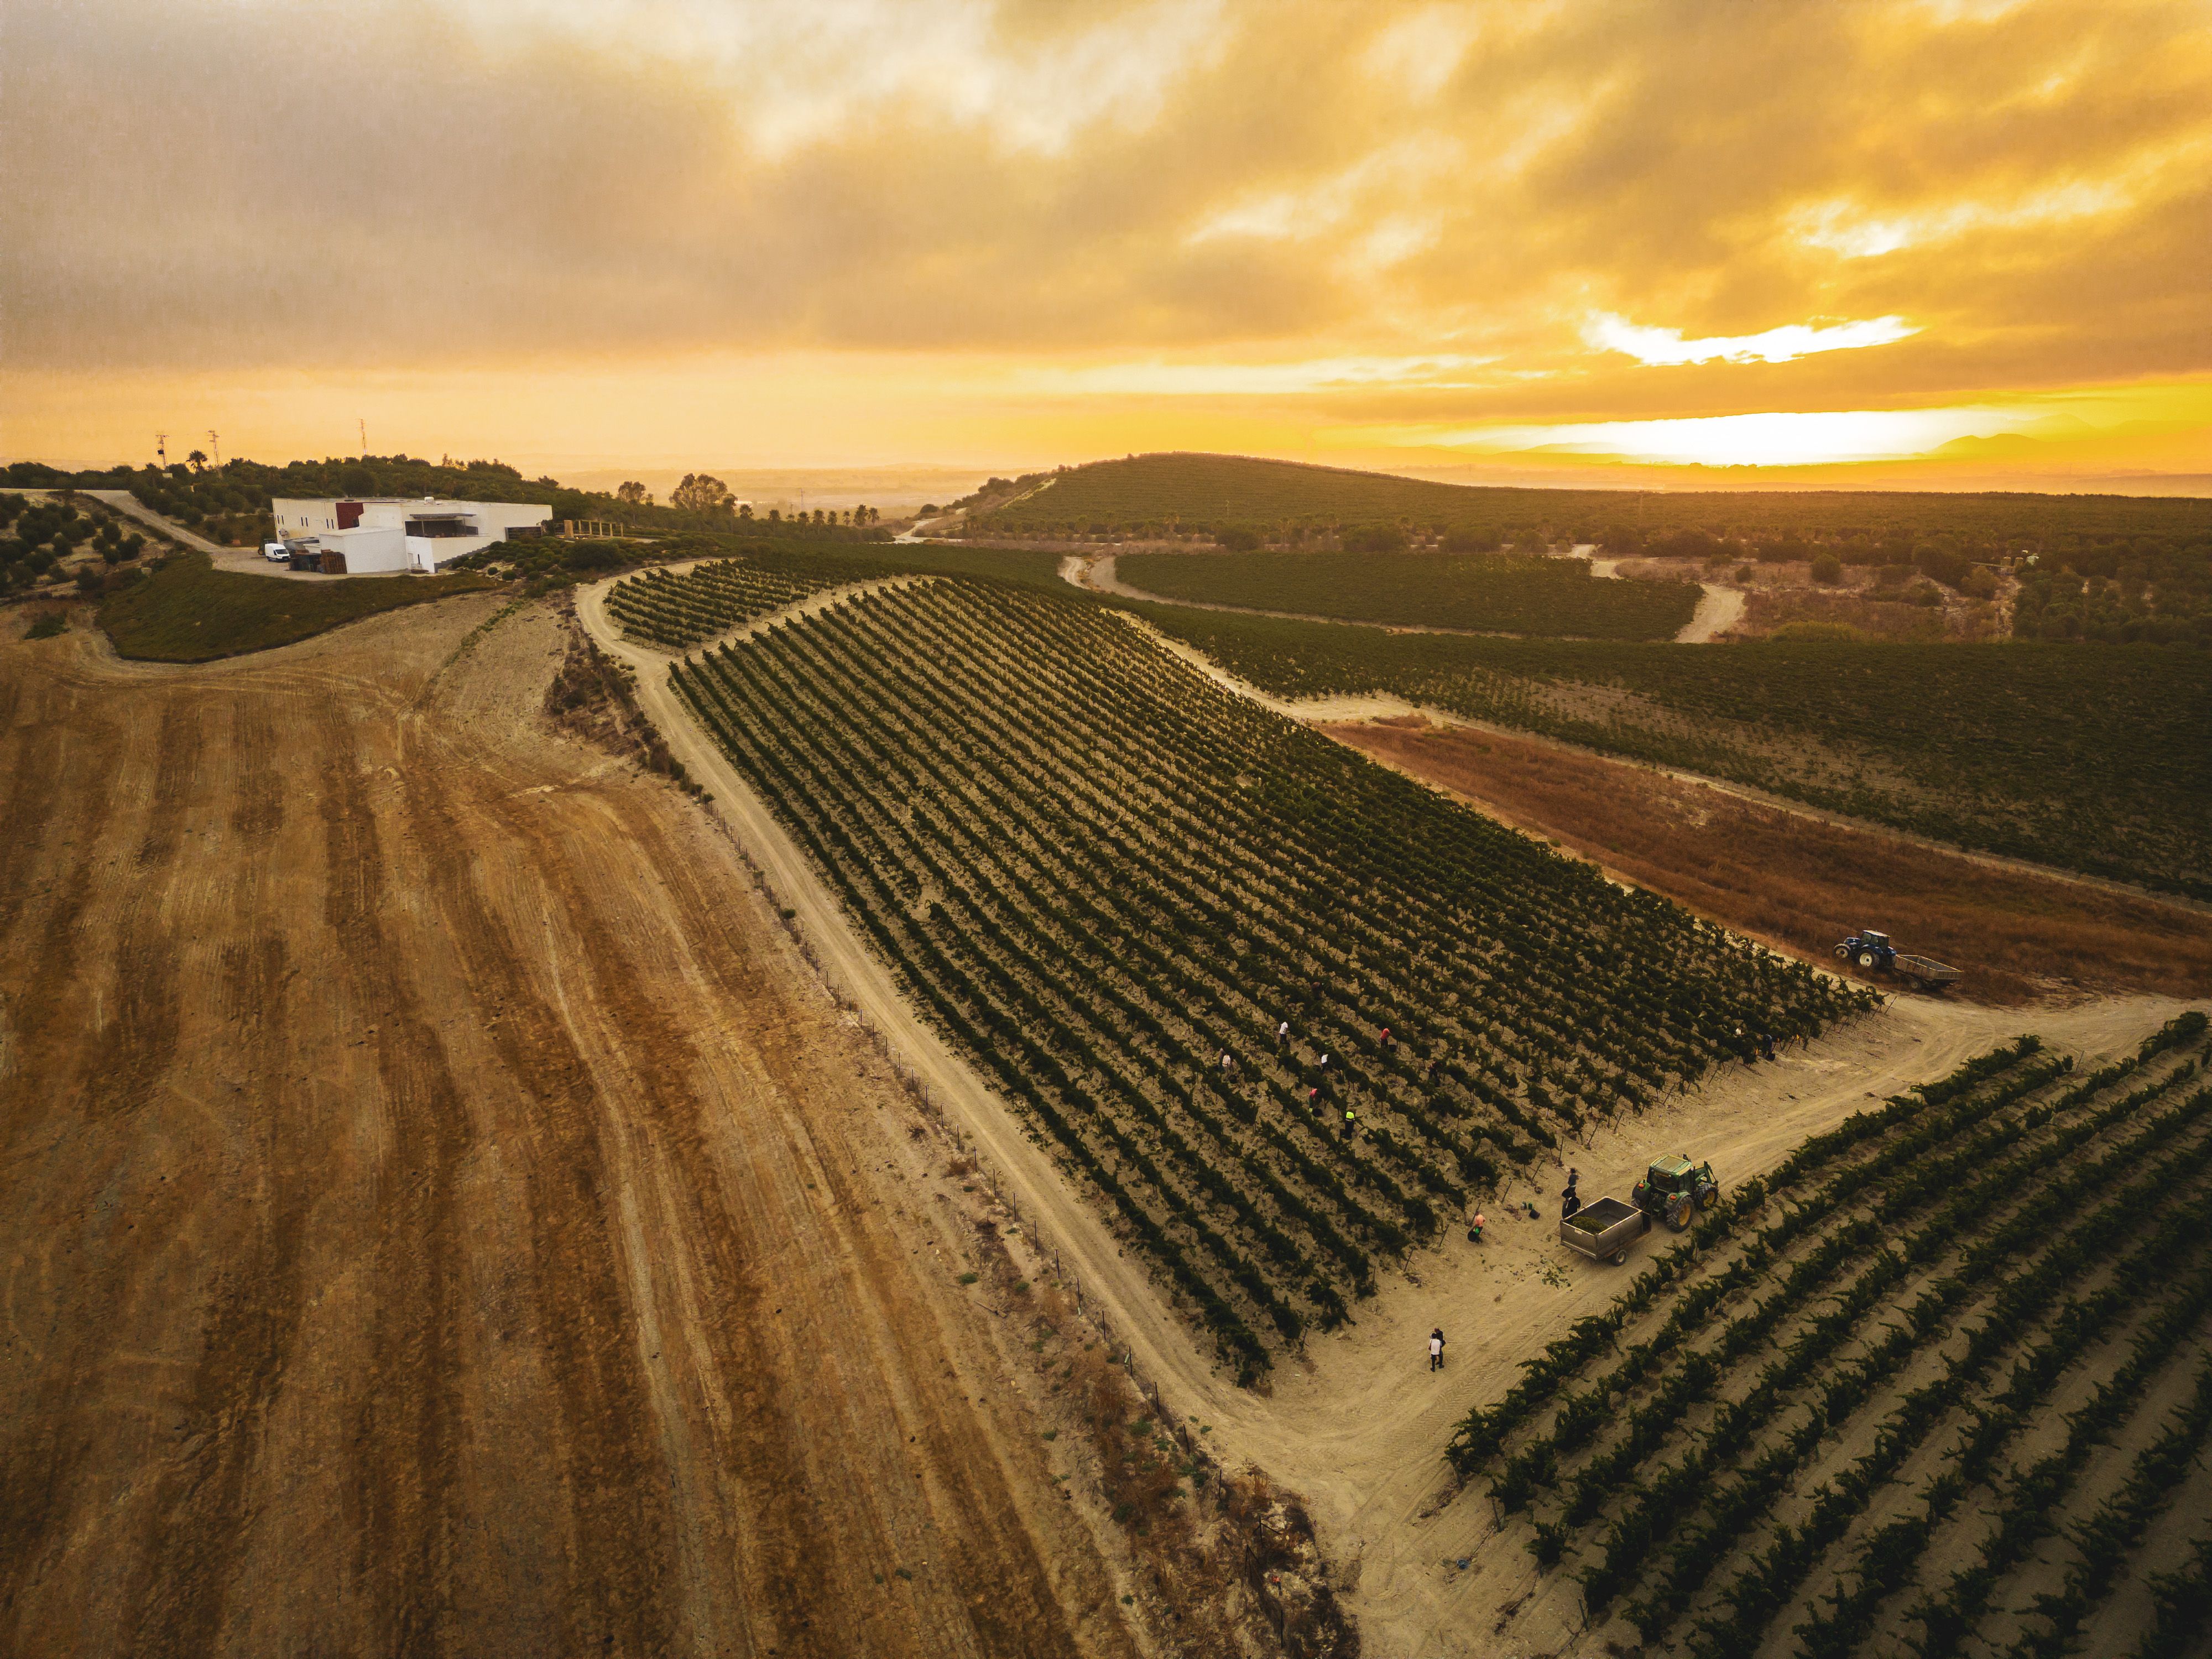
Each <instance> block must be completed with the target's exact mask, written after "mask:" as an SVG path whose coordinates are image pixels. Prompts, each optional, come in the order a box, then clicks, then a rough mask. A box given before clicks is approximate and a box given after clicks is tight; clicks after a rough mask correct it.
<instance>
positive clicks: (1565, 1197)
mask: <svg viewBox="0 0 2212 1659" xmlns="http://www.w3.org/2000/svg"><path fill="white" fill-rule="evenodd" d="M1581 1176H1582V1171H1581V1170H1568V1171H1567V1189H1566V1191H1565V1192H1564V1193H1561V1194H1559V1219H1560V1220H1562V1221H1565V1220H1566V1219H1567V1218H1569V1217H1570V1216H1571V1215H1573V1214H1574V1212H1576V1211H1577V1210H1579V1209H1581V1208H1582V1206H1583V1199H1582V1194H1580V1193H1578V1192H1577V1191H1576V1190H1575V1182H1577V1180H1579V1179H1580V1178H1581Z"/></svg>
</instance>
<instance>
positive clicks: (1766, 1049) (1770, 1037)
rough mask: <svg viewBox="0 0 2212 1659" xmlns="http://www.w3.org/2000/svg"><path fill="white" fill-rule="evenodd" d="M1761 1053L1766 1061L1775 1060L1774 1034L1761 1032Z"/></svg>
mask: <svg viewBox="0 0 2212 1659" xmlns="http://www.w3.org/2000/svg"><path fill="white" fill-rule="evenodd" d="M1759 1054H1761V1055H1762V1056H1764V1057H1765V1059H1768V1060H1771V1059H1773V1058H1774V1033H1773V1032H1771V1031H1761V1032H1760V1033H1759Z"/></svg>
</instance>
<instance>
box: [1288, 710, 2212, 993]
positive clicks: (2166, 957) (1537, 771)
mask: <svg viewBox="0 0 2212 1659" xmlns="http://www.w3.org/2000/svg"><path fill="white" fill-rule="evenodd" d="M1326 729H1327V730H1328V732H1329V734H1330V735H1331V736H1333V737H1334V738H1337V739H1338V740H1339V741H1340V742H1343V743H1347V744H1351V745H1352V747H1353V748H1355V749H1358V750H1360V751H1361V752H1363V753H1364V754H1367V755H1370V756H1372V757H1375V758H1376V759H1377V760H1381V761H1383V762H1384V763H1386V764H1389V765H1391V766H1394V767H1395V768H1397V769H1399V770H1401V771H1402V772H1405V773H1407V774H1408V775H1411V776H1413V777H1417V778H1419V779H1421V780H1422V781H1425V782H1428V783H1432V784H1436V785H1438V786H1440V787H1443V788H1444V789H1446V790H1448V791H1449V792H1450V793H1453V794H1455V795H1456V796H1458V797H1460V798H1462V799H1466V800H1469V801H1472V802H1474V803H1475V804H1476V805H1480V806H1481V807H1482V808H1483V809H1484V810H1485V811H1489V812H1491V813H1492V814H1493V815H1494V816H1497V817H1502V818H1503V819H1504V820H1505V822H1507V823H1512V824H1514V825H1516V827H1518V828H1520V829H1527V830H1529V831H1532V832H1533V833H1534V834H1537V835H1542V836H1552V837H1554V838H1556V839H1557V840H1558V841H1559V842H1560V843H1561V844H1562V845H1564V846H1566V847H1569V848H1572V849H1573V850H1574V851H1576V852H1577V853H1580V854H1583V856H1584V857H1586V858H1589V859H1593V860H1596V861H1597V862H1598V863H1600V864H1601V865H1603V866H1605V867H1606V868H1607V870H1609V871H1612V872H1614V873H1615V874H1617V875H1620V876H1621V877H1623V878H1626V879H1628V880H1631V881H1634V882H1636V883H1638V884H1639V885H1642V886H1644V887H1648V888H1650V889H1651V890H1654V891H1655V892H1661V893H1664V894H1666V895H1667V896H1668V897H1670V898H1674V899H1678V900H1680V902H1682V903H1684V904H1686V905H1688V906H1689V907H1690V908H1692V909H1693V910H1696V911H1698V912H1699V913H1700V914H1701V915H1707V916H1711V917H1712V918H1713V919H1714V920H1715V921H1721V922H1724V923H1726V924H1727V925H1728V926H1729V927H1733V928H1735V929H1736V930H1738V931H1739V932H1741V933H1748V934H1751V935H1753V937H1755V938H1758V939H1763V940H1765V941H1766V942H1768V943H1770V944H1772V945H1778V946H1781V947H1783V948H1784V949H1786V950H1789V951H1793V952H1795V953H1796V954H1798V955H1800V956H1803V957H1808V958H1810V959H1812V960H1814V961H1816V962H1820V963H1821V964H1822V965H1823V966H1826V967H1830V968H1832V969H1835V970H1837V971H1838V972H1841V971H1846V970H1845V969H1844V965H1843V964H1841V963H1837V962H1835V961H1834V959H1833V958H1832V956H1831V955H1830V951H1829V947H1831V946H1832V945H1834V944H1835V942H1836V941H1837V940H1838V939H1843V938H1844V937H1845V936H1846V935H1848V934H1850V933H1855V932H1857V930H1858V929H1859V928H1860V927H1880V928H1881V929H1882V930H1883V931H1885V932H1887V933H1891V934H1892V935H1893V936H1894V937H1895V938H1896V939H1897V940H1898V941H1899V948H1900V949H1903V950H1905V951H1912V952H1915V953H1917V954H1919V955H1923V956H1930V957H1936V959H1937V960H1938V961H1941V962H1946V963H1950V964H1951V965H1952V966H1954V967H1957V968H1962V969H1966V975H1967V977H1966V980H1965V981H1963V982H1962V983H1961V984H1960V987H1959V988H1958V989H1957V990H1956V991H1954V992H1953V993H1951V994H1953V995H1955V996H1960V997H1963V998H1965V999H1966V1000H1972V1001H1978V1002H1989V1003H1997V1004H2019V1003H2024V1002H2027V1001H2031V1000H2037V999H2039V998H2045V997H2052V996H2057V997H2062V998H2069V997H2072V998H2078V997H2079V996H2081V995H2082V994H2085V993H2088V992H2146V993H2151V994H2159V995H2165V996H2177V997H2190V996H2203V995H2207V994H2212V917H2208V916H2206V915H2203V913H2201V912H2198V911H2195V910H2190V909H2185V908H2179V907H2177V906H2173V905H2170V904H2161V903H2160V902H2156V901H2154V900H2151V899H2148V898H2141V899H2139V898H2133V897H2130V896H2125V895H2123V894H2118V893H2114V892H2111V891H2107V890H2100V889H2097V888H2093V887H2085V886H2081V885H2079V884H2074V883H2069V882H2060V881H2052V880H2046V879H2043V878H2039V877H2036V876H2033V875H2028V874H2025V873H2022V872H2016V871H2013V870H2008V869H2002V868H1992V867H1990V866H1988V865H1985V864H1982V863H1979V862H1977V861H1975V860H1968V859H1965V858H1961V857H1958V856H1955V855H1954V854H1947V853H1942V852H1938V851H1936V850H1934V849H1932V848H1924V847H1919V846H1916V845H1914V844H1912V843H1911V842H1905V841H1903V840H1900V839H1899V838H1898V837H1895V836H1887V835H1884V834H1882V833H1881V832H1880V831H1878V830H1863V829H1847V828H1844V826H1842V825H1839V824H1834V823H1824V822H1822V821H1820V819H1817V818H1812V817H1806V816H1804V815H1802V814H1799V813H1793V812H1789V811H1783V810H1782V809H1780V808H1778V807H1771V806H1765V805H1759V803H1757V802H1753V801H1748V800H1746V799H1742V798H1741V797H1740V796H1737V795H1734V794H1730V793H1726V792H1724V791H1722V790H1718V789H1714V788H1711V787H1704V786H1700V785H1699V784H1695V783H1690V782H1686V781H1682V780H1680V779H1677V778H1673V777H1669V776H1667V775H1664V774H1662V773H1658V772H1654V771H1652V770H1650V769H1649V768H1645V767H1637V766H1630V765H1626V764H1624V763H1621V762H1619V761H1611V760H1605V759H1601V758H1600V757H1596V756H1592V755H1583V754H1577V753H1573V752H1571V751H1567V750H1561V749H1560V748H1559V747H1558V746H1556V745H1553V744H1544V743H1541V742H1538V741H1535V740H1534V739H1530V738H1516V737H1510V736H1507V735H1505V734H1504V733H1502V732H1488V731H1482V732H1477V731H1472V730H1468V729H1467V728H1464V727H1448V726H1431V725H1430V724H1429V723H1428V722H1426V721H1425V720H1421V719H1420V718H1419V717H1418V716H1410V717H1401V718H1397V719H1392V720H1379V721H1370V722H1358V723H1345V724H1338V725H1334V726H1328V727H1327V728H1326ZM1848 971H1850V973H1852V974H1853V975H1855V976H1857V977H1860V978H1864V979H1867V980H1869V982H1873V983H1876V984H1881V985H1883V986H1884V987H1890V988H1893V987H1894V986H1895V981H1891V980H1889V979H1888V978H1887V976H1885V975H1861V974H1859V973H1858V971H1857V969H1849V970H1848Z"/></svg>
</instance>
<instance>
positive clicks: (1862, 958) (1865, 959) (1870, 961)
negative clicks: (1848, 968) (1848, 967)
mask: <svg viewBox="0 0 2212 1659" xmlns="http://www.w3.org/2000/svg"><path fill="white" fill-rule="evenodd" d="M1874 961H1875V957H1874V952H1873V951H1860V952H1859V966H1860V967H1862V968H1871V967H1873V966H1874Z"/></svg>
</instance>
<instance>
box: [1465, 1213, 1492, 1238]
mask: <svg viewBox="0 0 2212 1659" xmlns="http://www.w3.org/2000/svg"><path fill="white" fill-rule="evenodd" d="M1486 1225H1488V1224H1487V1223H1486V1222H1485V1221H1484V1220H1483V1218H1482V1217H1481V1216H1480V1214H1477V1215H1476V1217H1475V1218H1474V1225H1473V1226H1471V1227H1469V1228H1468V1230H1467V1242H1468V1243H1470V1244H1480V1243H1482V1230H1483V1228H1484V1227H1485V1226H1486Z"/></svg>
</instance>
